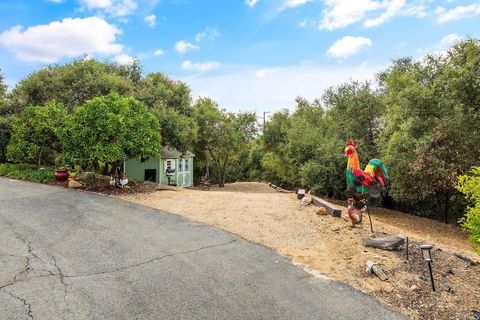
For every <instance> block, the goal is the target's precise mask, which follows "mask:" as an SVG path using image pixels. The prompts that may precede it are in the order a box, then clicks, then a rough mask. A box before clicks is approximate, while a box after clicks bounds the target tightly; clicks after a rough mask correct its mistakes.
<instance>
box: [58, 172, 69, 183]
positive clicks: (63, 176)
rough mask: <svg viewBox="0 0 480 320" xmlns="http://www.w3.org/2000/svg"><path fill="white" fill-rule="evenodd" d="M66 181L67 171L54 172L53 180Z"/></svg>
mask: <svg viewBox="0 0 480 320" xmlns="http://www.w3.org/2000/svg"><path fill="white" fill-rule="evenodd" d="M67 179H68V170H55V180H57V181H65V180H67Z"/></svg>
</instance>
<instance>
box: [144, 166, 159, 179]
mask: <svg viewBox="0 0 480 320" xmlns="http://www.w3.org/2000/svg"><path fill="white" fill-rule="evenodd" d="M144 180H145V181H150V182H157V169H145V179H144Z"/></svg>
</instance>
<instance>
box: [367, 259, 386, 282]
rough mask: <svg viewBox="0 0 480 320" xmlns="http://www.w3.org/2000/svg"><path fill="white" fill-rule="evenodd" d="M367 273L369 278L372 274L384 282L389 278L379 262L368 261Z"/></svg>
mask: <svg viewBox="0 0 480 320" xmlns="http://www.w3.org/2000/svg"><path fill="white" fill-rule="evenodd" d="M366 271H367V274H368V275H369V276H370V275H372V274H375V275H376V276H377V277H378V278H379V279H380V280H382V281H385V280H387V279H388V276H387V275H386V274H385V272H384V271H383V269H382V267H380V264H379V263H377V262H373V261H370V260H369V261H367V269H366Z"/></svg>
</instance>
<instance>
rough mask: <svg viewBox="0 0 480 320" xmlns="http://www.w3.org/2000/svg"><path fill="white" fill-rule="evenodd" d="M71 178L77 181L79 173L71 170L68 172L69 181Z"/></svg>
mask: <svg viewBox="0 0 480 320" xmlns="http://www.w3.org/2000/svg"><path fill="white" fill-rule="evenodd" d="M70 180H74V181H77V180H78V175H77V173H76V172H69V173H68V181H70Z"/></svg>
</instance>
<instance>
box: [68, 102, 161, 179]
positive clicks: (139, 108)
mask: <svg viewBox="0 0 480 320" xmlns="http://www.w3.org/2000/svg"><path fill="white" fill-rule="evenodd" d="M67 123H68V124H67V125H66V126H65V128H66V130H64V132H63V133H62V142H63V145H64V155H65V158H66V159H67V160H68V161H71V162H73V163H78V164H81V165H83V166H85V167H88V166H90V167H94V168H95V167H96V166H97V165H98V163H99V162H105V163H108V164H110V165H111V166H112V171H113V173H114V174H115V175H117V174H118V172H117V171H116V170H118V169H119V168H120V167H121V164H122V162H123V161H124V160H128V159H132V158H137V159H140V158H142V157H143V158H149V157H151V156H157V155H158V154H159V153H160V150H161V148H160V146H161V136H160V132H159V131H158V128H159V124H158V120H157V119H156V118H155V116H153V115H152V114H151V113H150V112H149V111H148V110H147V108H146V106H145V105H144V104H143V103H141V102H139V101H137V100H135V99H134V98H123V97H121V96H119V95H118V94H114V93H113V94H109V95H107V96H103V97H98V98H94V99H92V100H89V101H87V102H86V103H85V104H84V105H83V106H81V107H78V108H77V109H76V110H75V112H74V113H73V114H72V115H70V116H69V117H68V119H67Z"/></svg>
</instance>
